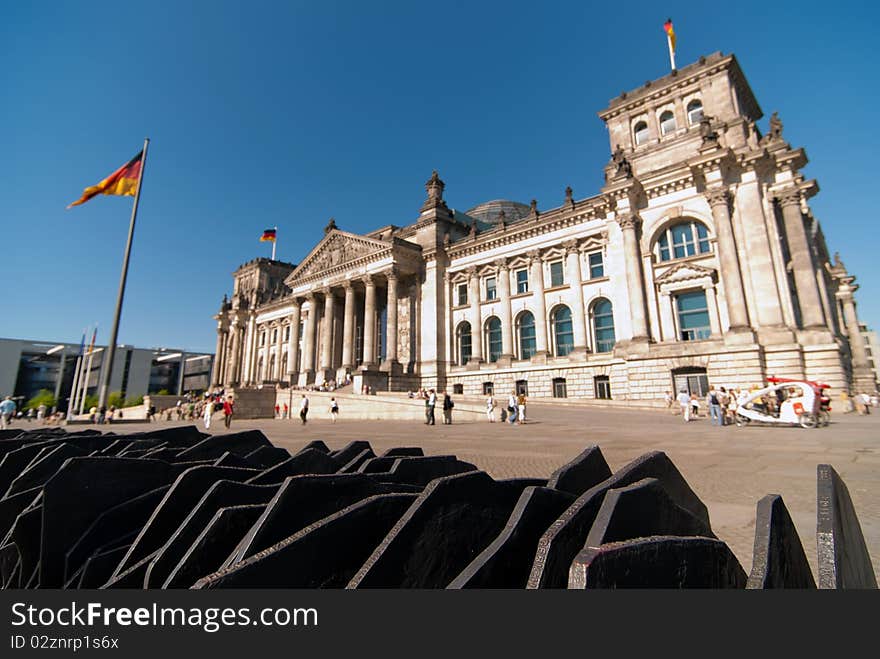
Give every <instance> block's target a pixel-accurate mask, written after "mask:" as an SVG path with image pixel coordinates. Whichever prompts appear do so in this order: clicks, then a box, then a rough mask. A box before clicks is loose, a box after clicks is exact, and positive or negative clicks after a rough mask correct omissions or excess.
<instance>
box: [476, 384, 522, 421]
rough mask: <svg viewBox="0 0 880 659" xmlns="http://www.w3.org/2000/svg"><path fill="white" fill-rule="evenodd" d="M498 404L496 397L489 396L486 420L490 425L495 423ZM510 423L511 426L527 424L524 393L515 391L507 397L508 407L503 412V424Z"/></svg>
mask: <svg viewBox="0 0 880 659" xmlns="http://www.w3.org/2000/svg"><path fill="white" fill-rule="evenodd" d="M496 407H497V403H496V401H495V396H493V395H492V394H489V397H488V398H487V399H486V418H487V419H488V420H489V423H495V408H496ZM505 422H506V423H509V424H510V425H514V424H516V425H520V426H521V425H522V424H524V423H525V422H526V395H525V394H524V393H519V394H517V393H516V392H515V391H512V392H510V395H509V396H508V397H507V407H506V408H502V410H501V423H505Z"/></svg>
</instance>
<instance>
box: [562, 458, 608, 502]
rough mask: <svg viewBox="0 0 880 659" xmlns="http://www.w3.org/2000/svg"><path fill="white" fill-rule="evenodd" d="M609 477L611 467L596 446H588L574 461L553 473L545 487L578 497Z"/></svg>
mask: <svg viewBox="0 0 880 659" xmlns="http://www.w3.org/2000/svg"><path fill="white" fill-rule="evenodd" d="M610 477H611V467H609V466H608V463H607V462H605V456H603V455H602V451H601V450H599V447H598V446H590V447H588V448H587V449H586V450H584V452H583V453H581V454H580V455H579V456H577V457H576V458H575V459H574V460H572V461H571V462H569V463H568V464H565V465H563V466H561V467H560V468H559V469H557V470H556V471H554V472H553V473H552V474H551V475H550V478H549V480H548V481H547V487H552V488H553V489H556V490H560V491H561V492H568V493H569V494H573V495H575V496H576V497H579V496H580V495H582V494H583V493H584V492H586V491H587V490H589V489H590V488H591V487H593V486H594V485H598V484H599V483H601V482H602V481H604V480H605V479H607V478H610Z"/></svg>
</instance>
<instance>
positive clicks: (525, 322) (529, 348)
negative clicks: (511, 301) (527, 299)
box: [516, 311, 537, 359]
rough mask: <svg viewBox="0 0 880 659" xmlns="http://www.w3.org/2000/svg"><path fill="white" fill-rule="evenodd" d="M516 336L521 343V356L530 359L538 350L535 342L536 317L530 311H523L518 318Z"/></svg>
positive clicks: (518, 342)
mask: <svg viewBox="0 0 880 659" xmlns="http://www.w3.org/2000/svg"><path fill="white" fill-rule="evenodd" d="M516 337H517V344H518V345H519V358H520V359H530V358H531V356H532V355H534V354H535V351H536V350H537V344H536V343H535V317H534V316H533V315H532V313H531V312H530V311H523V312H522V313H521V314H520V315H519V316H518V317H517V319H516Z"/></svg>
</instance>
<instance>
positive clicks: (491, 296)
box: [486, 277, 498, 300]
mask: <svg viewBox="0 0 880 659" xmlns="http://www.w3.org/2000/svg"><path fill="white" fill-rule="evenodd" d="M486 299H487V300H496V299H498V293H497V290H496V283H495V277H486Z"/></svg>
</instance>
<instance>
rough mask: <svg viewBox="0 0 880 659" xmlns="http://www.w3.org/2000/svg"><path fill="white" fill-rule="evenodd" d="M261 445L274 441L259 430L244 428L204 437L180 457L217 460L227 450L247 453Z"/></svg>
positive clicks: (270, 444)
mask: <svg viewBox="0 0 880 659" xmlns="http://www.w3.org/2000/svg"><path fill="white" fill-rule="evenodd" d="M261 446H272V442H270V441H269V440H268V439H267V438H266V435H264V434H263V433H262V432H260V431H259V430H244V431H242V432H233V433H229V434H226V435H214V436H213V437H208V438H206V439H203V440H202V441H200V442H199V443H198V444H195V445H194V446H192V447H190V448H188V449H186V450H185V451H181V453H180V455H179V456H178V457H180V458H181V459H182V460H208V459H211V460H216V459H217V458H219V457H220V456H221V455H223V454H224V453H225V452H226V451H231V452H232V453H235V454H238V455H246V454H248V453H251V452H252V451H256V450H257V449H258V448H260V447H261Z"/></svg>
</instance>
